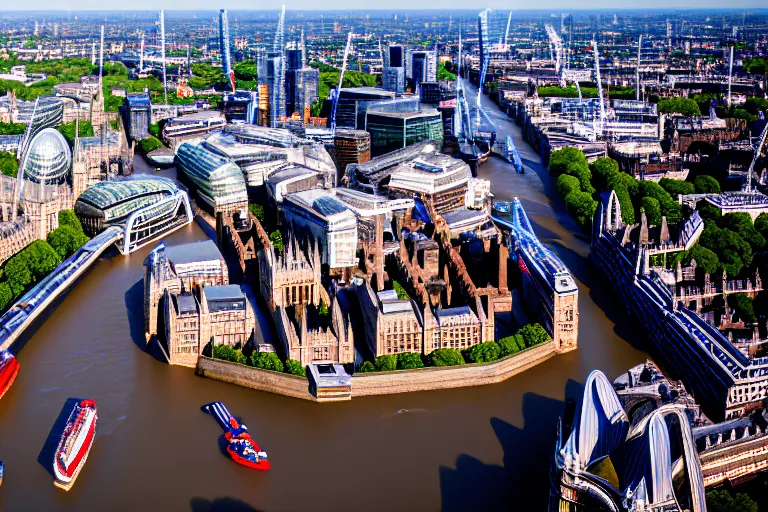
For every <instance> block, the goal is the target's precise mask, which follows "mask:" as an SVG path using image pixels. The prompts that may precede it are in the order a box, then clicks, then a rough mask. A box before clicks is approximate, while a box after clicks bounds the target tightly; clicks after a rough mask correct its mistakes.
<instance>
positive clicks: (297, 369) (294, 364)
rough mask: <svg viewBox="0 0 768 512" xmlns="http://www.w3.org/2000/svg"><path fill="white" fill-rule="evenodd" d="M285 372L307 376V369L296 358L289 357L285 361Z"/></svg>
mask: <svg viewBox="0 0 768 512" xmlns="http://www.w3.org/2000/svg"><path fill="white" fill-rule="evenodd" d="M285 373H290V374H291V375H298V376H299V377H306V376H307V371H306V370H305V369H304V367H303V366H302V365H301V363H300V362H298V361H297V360H295V359H287V360H286V361H285Z"/></svg>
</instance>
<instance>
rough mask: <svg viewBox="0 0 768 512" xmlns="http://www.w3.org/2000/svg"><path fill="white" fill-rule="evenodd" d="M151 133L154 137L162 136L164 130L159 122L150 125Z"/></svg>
mask: <svg viewBox="0 0 768 512" xmlns="http://www.w3.org/2000/svg"><path fill="white" fill-rule="evenodd" d="M148 131H149V134H150V135H151V136H153V137H157V138H160V132H161V131H163V130H162V129H161V128H160V125H159V124H158V123H152V124H150V125H149V127H148Z"/></svg>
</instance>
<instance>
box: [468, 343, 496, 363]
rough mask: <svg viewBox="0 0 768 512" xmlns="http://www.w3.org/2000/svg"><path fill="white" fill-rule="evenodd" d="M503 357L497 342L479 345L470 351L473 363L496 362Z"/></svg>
mask: <svg viewBox="0 0 768 512" xmlns="http://www.w3.org/2000/svg"><path fill="white" fill-rule="evenodd" d="M500 356H501V348H500V347H499V345H498V344H496V342H495V341H485V342H483V343H478V344H477V345H474V346H472V347H471V348H470V349H469V360H470V361H471V362H473V363H486V362H490V361H496V360H497V359H498V358H499V357H500Z"/></svg>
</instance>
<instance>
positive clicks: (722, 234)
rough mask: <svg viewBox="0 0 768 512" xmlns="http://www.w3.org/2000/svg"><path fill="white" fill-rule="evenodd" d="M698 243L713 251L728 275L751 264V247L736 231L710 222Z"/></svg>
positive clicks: (737, 272) (732, 274) (736, 272)
mask: <svg viewBox="0 0 768 512" xmlns="http://www.w3.org/2000/svg"><path fill="white" fill-rule="evenodd" d="M699 245H701V246H703V247H706V248H707V249H710V250H711V251H712V252H714V253H715V254H716V255H717V257H718V259H719V260H720V264H721V266H722V268H723V270H725V271H726V272H727V273H728V274H729V275H731V276H735V275H738V274H740V273H741V271H742V269H743V268H744V267H749V266H750V265H752V247H751V246H750V245H749V243H747V241H746V240H744V239H743V238H741V237H740V236H739V235H738V234H737V233H734V232H733V231H730V230H728V229H721V228H719V227H717V226H716V225H714V224H712V223H710V224H707V225H706V226H705V227H704V232H703V233H702V234H701V237H699Z"/></svg>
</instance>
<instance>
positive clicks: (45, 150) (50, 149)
mask: <svg viewBox="0 0 768 512" xmlns="http://www.w3.org/2000/svg"><path fill="white" fill-rule="evenodd" d="M23 166H24V176H25V177H26V178H27V179H29V180H32V181H35V182H37V183H45V184H56V183H61V182H62V181H64V178H65V177H66V175H67V173H68V172H69V170H70V168H71V167H72V152H71V151H70V150H69V144H67V140H66V139H65V138H64V136H63V135H62V134H61V133H59V132H58V130H55V129H53V128H46V129H44V130H42V131H41V132H40V133H38V134H37V135H35V137H34V138H33V139H32V142H31V143H30V144H29V148H28V149H27V154H26V155H25V156H24V161H23Z"/></svg>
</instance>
